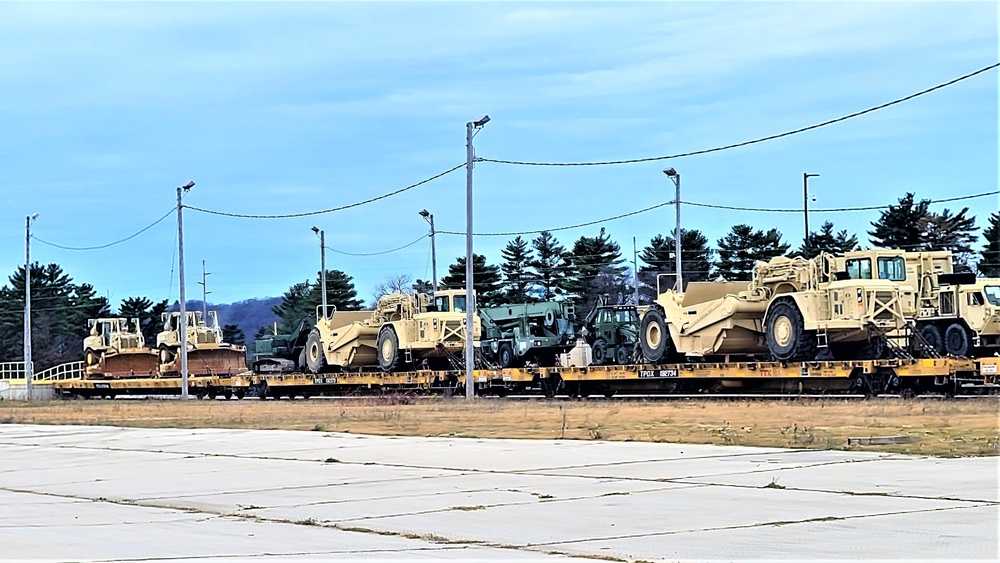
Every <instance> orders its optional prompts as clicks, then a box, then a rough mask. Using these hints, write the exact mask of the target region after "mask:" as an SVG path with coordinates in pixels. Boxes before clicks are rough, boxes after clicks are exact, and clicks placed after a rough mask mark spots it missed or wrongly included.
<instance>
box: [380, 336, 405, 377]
mask: <svg viewBox="0 0 1000 563" xmlns="http://www.w3.org/2000/svg"><path fill="white" fill-rule="evenodd" d="M377 346H378V365H379V367H380V368H382V371H396V369H398V368H399V364H400V363H401V362H400V359H401V358H400V354H399V337H398V336H396V330H395V329H393V328H392V326H384V327H382V330H380V331H379V333H378V342H377Z"/></svg>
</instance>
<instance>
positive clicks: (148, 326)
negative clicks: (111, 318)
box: [118, 297, 167, 347]
mask: <svg viewBox="0 0 1000 563" xmlns="http://www.w3.org/2000/svg"><path fill="white" fill-rule="evenodd" d="M166 311H167V300H166V299H164V300H163V301H160V302H159V303H156V304H154V303H153V302H152V301H150V300H149V299H147V298H145V297H129V298H127V299H124V300H123V301H122V303H121V305H119V306H118V316H120V317H125V318H128V319H133V318H137V319H139V326H140V327H141V330H142V337H143V339H144V340H145V341H146V345H147V346H150V347H152V346H154V345H155V344H156V335H157V334H158V333H159V332H160V331H161V330H162V325H161V322H162V315H163V313H165V312H166Z"/></svg>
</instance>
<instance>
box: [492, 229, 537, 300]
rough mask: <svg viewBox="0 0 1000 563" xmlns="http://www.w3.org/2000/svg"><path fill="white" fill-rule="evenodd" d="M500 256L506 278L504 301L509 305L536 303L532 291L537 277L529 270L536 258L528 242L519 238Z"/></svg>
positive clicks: (504, 282) (501, 252)
mask: <svg viewBox="0 0 1000 563" xmlns="http://www.w3.org/2000/svg"><path fill="white" fill-rule="evenodd" d="M500 255H501V256H502V257H503V263H502V264H500V269H501V270H502V271H503V278H504V279H503V288H504V296H503V299H504V301H506V302H507V303H528V302H531V301H534V299H533V298H532V297H531V291H530V290H531V286H532V285H533V284H534V283H535V276H534V275H533V274H532V272H530V271H529V270H528V266H529V264H531V262H532V259H533V258H534V257H533V256H532V253H531V249H529V248H528V241H526V240H524V239H522V238H521V237H520V236H518V237H517V238H515V239H514V240H512V241H509V242H508V243H507V246H506V247H505V248H504V249H503V250H501V251H500Z"/></svg>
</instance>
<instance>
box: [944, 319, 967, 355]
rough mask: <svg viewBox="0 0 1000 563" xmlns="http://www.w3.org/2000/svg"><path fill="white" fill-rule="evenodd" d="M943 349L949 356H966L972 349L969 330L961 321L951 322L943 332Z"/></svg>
mask: <svg viewBox="0 0 1000 563" xmlns="http://www.w3.org/2000/svg"><path fill="white" fill-rule="evenodd" d="M944 351H945V352H948V355H949V356H958V357H960V358H966V357H968V356H969V352H971V351H972V339H971V338H969V331H968V330H966V329H965V327H964V326H962V324H961V323H952V324H951V325H949V326H948V330H946V331H945V332H944Z"/></svg>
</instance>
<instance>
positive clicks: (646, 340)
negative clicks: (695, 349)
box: [639, 309, 677, 364]
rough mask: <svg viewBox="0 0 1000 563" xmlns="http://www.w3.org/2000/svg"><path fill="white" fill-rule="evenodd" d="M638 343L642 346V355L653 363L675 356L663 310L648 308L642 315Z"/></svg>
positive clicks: (668, 359)
mask: <svg viewBox="0 0 1000 563" xmlns="http://www.w3.org/2000/svg"><path fill="white" fill-rule="evenodd" d="M639 345H640V346H641V347H642V355H643V356H645V357H646V359H647V360H648V361H650V362H652V363H654V364H656V363H660V362H661V361H668V362H669V361H670V360H672V359H673V357H674V356H676V354H677V349H676V348H675V347H674V343H673V341H672V340H671V339H670V331H668V330H667V322H666V321H665V320H664V319H663V312H662V311H660V310H659V309H650V310H648V311H646V314H645V315H643V316H642V322H640V323H639Z"/></svg>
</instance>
